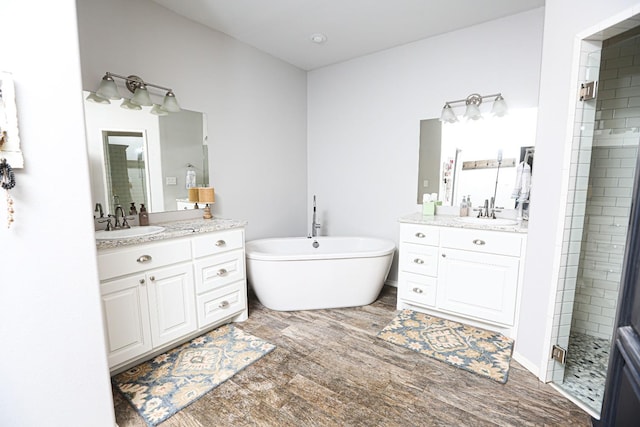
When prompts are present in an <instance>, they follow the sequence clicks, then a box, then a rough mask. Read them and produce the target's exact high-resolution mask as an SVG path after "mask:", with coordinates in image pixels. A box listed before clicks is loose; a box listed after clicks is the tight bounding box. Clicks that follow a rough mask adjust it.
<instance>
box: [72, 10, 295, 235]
mask: <svg viewBox="0 0 640 427" xmlns="http://www.w3.org/2000/svg"><path fill="white" fill-rule="evenodd" d="M78 19H79V29H80V52H81V63H82V81H83V87H84V89H87V90H92V91H93V90H95V89H96V88H97V85H98V83H99V81H100V79H101V78H102V76H103V75H104V73H105V72H106V71H110V72H113V73H117V74H121V75H129V74H136V75H139V76H140V77H142V78H143V79H145V80H147V81H149V82H151V83H155V84H158V85H160V86H168V87H171V88H173V90H174V92H175V94H176V97H177V99H178V102H179V103H180V104H181V106H182V107H183V108H186V109H189V110H195V111H202V112H204V113H206V114H207V118H208V132H209V157H210V172H211V184H212V185H213V186H214V187H215V189H216V204H215V205H214V207H213V213H214V215H218V216H221V217H226V218H234V219H244V220H248V221H249V225H248V227H247V238H248V239H253V238H259V237H270V236H290V235H297V236H301V235H303V234H305V233H306V229H307V222H306V201H307V199H306V192H307V169H306V168H307V165H306V161H307V147H306V105H307V100H306V90H307V88H306V73H305V72H304V71H302V70H300V69H298V68H295V67H293V66H291V65H289V64H286V63H284V62H282V61H280V60H278V59H275V58H273V57H272V56H269V55H267V54H265V53H263V52H260V51H258V50H256V49H254V48H251V47H249V46H247V45H245V44H242V43H240V42H238V41H236V40H234V39H232V38H231V37H228V36H226V35H224V34H222V33H219V32H216V31H213V30H210V29H208V28H206V27H204V26H202V25H199V24H196V23H194V22H192V21H189V20H187V19H184V18H182V17H180V16H178V15H176V14H174V13H173V12H171V11H169V10H168V9H165V8H163V7H161V6H159V5H158V4H157V3H154V2H152V1H149V0H138V1H134V2H132V1H127V0H111V1H108V2H106V1H101V0H79V1H78ZM125 93H126V89H125V90H122V91H121V94H123V95H124V94H125ZM152 93H154V92H153V91H152ZM160 95H162V94H160ZM156 99H157V100H160V99H161V98H159V97H158V98H156ZM185 173H186V169H185Z"/></svg>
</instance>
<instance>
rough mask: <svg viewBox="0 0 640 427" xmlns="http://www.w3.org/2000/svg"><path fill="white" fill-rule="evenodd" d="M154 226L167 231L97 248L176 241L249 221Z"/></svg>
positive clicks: (107, 242)
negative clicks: (178, 238)
mask: <svg viewBox="0 0 640 427" xmlns="http://www.w3.org/2000/svg"><path fill="white" fill-rule="evenodd" d="M152 225H158V226H161V227H164V228H165V230H164V231H162V232H160V233H156V234H151V235H148V236H142V237H134V238H129V239H114V240H96V247H97V248H98V250H100V249H111V248H119V247H121V246H129V245H139V244H141V243H148V242H156V241H159V240H166V239H175V238H177V237H184V236H190V235H193V234H195V233H208V232H211V231H220V230H229V229H232V228H240V227H244V226H245V225H247V221H240V220H233V219H223V218H213V219H202V218H197V219H188V220H180V221H167V222H157V223H156V222H154V223H153V224H152Z"/></svg>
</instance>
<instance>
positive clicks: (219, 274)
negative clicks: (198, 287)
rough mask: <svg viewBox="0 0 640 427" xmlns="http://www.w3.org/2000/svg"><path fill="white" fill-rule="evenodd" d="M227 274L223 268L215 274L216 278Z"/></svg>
mask: <svg viewBox="0 0 640 427" xmlns="http://www.w3.org/2000/svg"><path fill="white" fill-rule="evenodd" d="M227 273H228V271H227V270H226V269H224V268H221V269H220V270H218V272H217V273H216V274H217V275H218V276H226V274H227Z"/></svg>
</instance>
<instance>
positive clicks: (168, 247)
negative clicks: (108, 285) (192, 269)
mask: <svg viewBox="0 0 640 427" xmlns="http://www.w3.org/2000/svg"><path fill="white" fill-rule="evenodd" d="M190 260H191V243H190V242H189V240H172V241H169V242H162V243H152V244H143V245H136V246H132V247H131V248H130V249H120V248H118V249H114V250H107V251H106V252H104V251H98V276H99V278H100V280H107V279H111V278H113V277H119V276H124V275H127V274H132V273H139V272H142V271H147V270H150V269H153V268H156V267H164V266H166V265H170V264H175V263H178V262H183V261H190Z"/></svg>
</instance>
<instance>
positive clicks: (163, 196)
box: [85, 92, 210, 214]
mask: <svg viewBox="0 0 640 427" xmlns="http://www.w3.org/2000/svg"><path fill="white" fill-rule="evenodd" d="M88 93H89V92H85V98H86V96H87V95H88ZM150 109H151V107H142V109H141V110H128V109H123V108H120V103H119V102H118V101H115V102H112V103H111V104H97V103H94V102H90V101H86V100H85V124H86V130H87V144H88V147H87V149H88V155H89V169H90V174H91V194H92V196H93V199H94V203H100V204H101V205H102V206H103V208H104V209H105V211H106V212H105V214H106V213H113V212H114V211H115V207H114V203H119V204H120V205H122V206H123V208H124V209H125V211H127V212H128V210H129V207H130V206H131V203H134V204H135V206H136V207H137V208H138V209H139V208H140V205H141V204H142V203H144V205H145V206H146V207H147V210H148V211H149V212H167V211H175V210H178V209H182V208H184V207H186V206H188V204H186V203H184V202H185V201H186V200H187V198H188V190H187V179H188V178H187V175H189V179H191V177H192V176H193V174H195V185H196V186H209V184H210V183H209V166H208V164H209V162H208V146H207V131H206V116H205V115H204V114H203V113H200V112H196V111H189V110H182V111H180V112H177V113H170V114H169V115H166V116H157V115H154V114H151V113H150V112H149V110H150ZM188 172H189V173H188ZM191 184H192V183H191Z"/></svg>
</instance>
